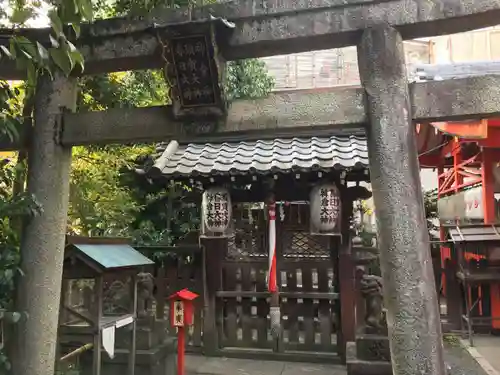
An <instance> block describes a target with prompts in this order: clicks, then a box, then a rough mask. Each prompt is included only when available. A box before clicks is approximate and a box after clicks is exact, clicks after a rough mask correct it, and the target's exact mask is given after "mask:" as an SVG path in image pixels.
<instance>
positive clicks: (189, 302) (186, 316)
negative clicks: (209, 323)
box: [168, 289, 198, 327]
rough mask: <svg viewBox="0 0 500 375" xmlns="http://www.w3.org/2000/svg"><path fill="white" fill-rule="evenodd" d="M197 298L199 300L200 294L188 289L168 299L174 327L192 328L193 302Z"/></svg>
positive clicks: (171, 321)
mask: <svg viewBox="0 0 500 375" xmlns="http://www.w3.org/2000/svg"><path fill="white" fill-rule="evenodd" d="M195 298H198V294H196V293H193V292H191V291H190V290H188V289H182V290H180V291H178V292H176V293H174V294H172V295H171V296H170V297H168V299H169V300H170V323H171V324H172V327H184V326H192V325H193V324H194V306H193V300H194V299H195Z"/></svg>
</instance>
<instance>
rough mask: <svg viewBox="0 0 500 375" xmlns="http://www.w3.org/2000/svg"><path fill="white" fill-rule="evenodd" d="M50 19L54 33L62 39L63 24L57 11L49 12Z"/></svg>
mask: <svg viewBox="0 0 500 375" xmlns="http://www.w3.org/2000/svg"><path fill="white" fill-rule="evenodd" d="M49 19H50V26H51V27H52V29H53V30H54V33H55V34H56V36H57V37H60V36H61V35H62V34H63V23H62V21H61V18H59V16H58V15H57V12H56V11H55V10H51V11H50V12H49Z"/></svg>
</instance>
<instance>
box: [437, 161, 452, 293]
mask: <svg viewBox="0 0 500 375" xmlns="http://www.w3.org/2000/svg"><path fill="white" fill-rule="evenodd" d="M443 173H444V166H443V165H442V164H441V165H438V167H437V174H438V199H439V192H440V191H441V188H442V184H443V178H442V177H441V176H442V174H443ZM439 241H441V242H444V241H446V233H445V230H444V228H443V226H442V225H441V223H440V224H439ZM439 253H440V255H441V269H443V270H444V269H445V264H446V258H448V256H449V249H448V247H447V246H444V245H441V246H440V247H439ZM436 282H438V280H436ZM441 285H442V286H443V294H444V295H445V296H446V278H445V275H444V272H443V275H442V277H441Z"/></svg>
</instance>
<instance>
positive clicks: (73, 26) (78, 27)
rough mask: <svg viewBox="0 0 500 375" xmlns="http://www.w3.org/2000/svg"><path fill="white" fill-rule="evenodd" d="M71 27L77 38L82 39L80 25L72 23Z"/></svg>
mask: <svg viewBox="0 0 500 375" xmlns="http://www.w3.org/2000/svg"><path fill="white" fill-rule="evenodd" d="M71 27H72V28H73V31H74V32H75V35H76V37H77V38H79V37H80V32H81V28H80V24H78V23H72V24H71Z"/></svg>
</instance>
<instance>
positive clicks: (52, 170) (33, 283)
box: [13, 72, 76, 375]
mask: <svg viewBox="0 0 500 375" xmlns="http://www.w3.org/2000/svg"><path fill="white" fill-rule="evenodd" d="M75 104H76V79H74V78H66V77H64V76H62V75H61V74H59V73H58V72H56V73H54V79H53V80H51V79H50V77H48V76H47V75H44V76H42V77H40V78H39V82H38V86H37V91H36V97H35V106H34V128H33V134H32V138H31V144H30V147H29V154H28V193H30V194H33V195H34V196H35V197H36V199H37V200H38V202H39V203H40V204H41V205H42V208H43V212H42V213H41V214H40V215H38V216H36V217H34V218H33V219H31V220H30V221H29V222H28V223H27V225H26V226H25V228H24V230H23V236H22V240H21V257H22V260H21V268H22V270H23V271H24V273H25V276H24V277H21V278H20V283H19V287H18V290H17V303H18V306H17V307H18V309H19V310H20V311H25V312H27V313H28V319H27V320H24V319H23V320H21V321H20V323H19V326H18V327H17V331H18V332H17V342H16V347H15V348H14V356H13V370H14V373H15V374H16V375H34V374H36V375H53V374H54V358H55V353H56V342H57V326H58V320H59V302H60V296H61V279H62V265H63V256H64V243H65V233H66V220H67V211H68V199H69V175H70V168H71V148H70V147H69V148H68V147H66V148H64V147H61V146H59V145H57V143H56V136H57V132H56V129H57V127H58V121H60V118H61V117H60V115H61V113H62V111H63V110H64V108H69V109H74V107H75Z"/></svg>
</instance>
